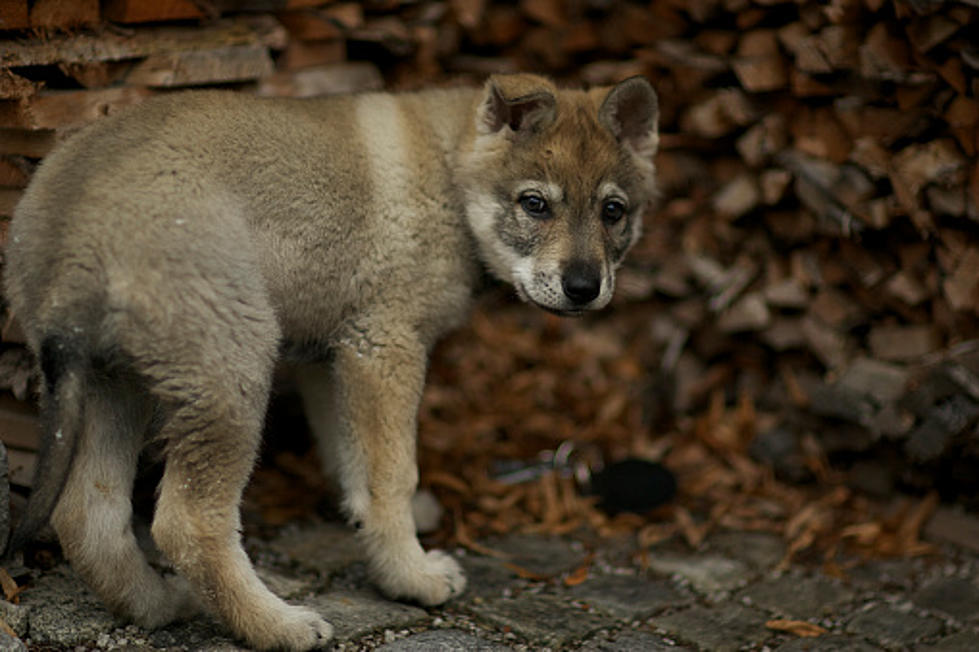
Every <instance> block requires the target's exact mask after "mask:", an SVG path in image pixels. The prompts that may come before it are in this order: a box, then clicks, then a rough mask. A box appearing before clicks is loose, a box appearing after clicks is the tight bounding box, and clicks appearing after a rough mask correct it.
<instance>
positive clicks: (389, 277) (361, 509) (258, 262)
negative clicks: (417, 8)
mask: <svg viewBox="0 0 979 652" xmlns="http://www.w3.org/2000/svg"><path fill="white" fill-rule="evenodd" d="M657 113H658V110H657V99H656V94H655V93H654V92H653V89H652V88H651V86H650V85H649V83H648V82H647V81H646V80H644V79H642V78H632V79H628V80H626V81H623V82H621V83H620V84H618V85H616V86H614V87H611V88H596V89H593V90H590V91H578V90H558V89H557V88H556V87H555V86H554V85H553V84H552V83H551V82H550V81H548V80H547V79H544V78H541V77H537V76H533V75H512V76H509V75H507V76H494V77H491V78H490V79H489V80H488V81H487V82H486V84H485V86H484V87H483V88H482V89H481V90H479V89H451V90H430V91H424V92H418V93H411V94H365V95H358V96H347V97H333V98H322V99H305V100H291V99H260V98H255V97H249V96H245V95H241V94H233V93H227V92H195V93H186V94H175V95H170V96H166V97H161V98H158V99H155V100H151V101H148V102H146V103H145V104H143V105H141V106H139V107H138V108H135V109H133V110H130V111H128V112H124V113H122V114H119V115H118V116H114V117H110V118H106V119H104V120H101V121H98V122H96V123H94V124H92V125H91V126H89V127H87V128H86V129H84V130H82V131H81V132H79V133H78V134H77V135H75V136H74V137H72V138H70V139H69V140H67V141H66V142H65V143H64V144H63V145H61V146H60V147H59V148H58V149H56V150H55V151H54V152H52V153H51V155H50V156H48V157H47V158H46V159H45V161H44V163H43V165H41V166H40V168H39V169H38V170H37V173H36V174H35V176H34V179H33V181H32V183H31V185H30V187H29V188H28V190H27V191H26V193H25V194H24V198H23V200H22V201H21V202H20V205H19V206H18V207H17V210H16V214H15V217H14V220H13V223H12V224H11V227H10V240H9V242H10V245H9V247H8V249H7V268H6V274H5V277H6V293H7V295H6V296H7V298H8V300H9V303H10V307H11V308H12V310H13V312H14V314H16V315H17V317H18V318H19V319H20V321H21V323H22V325H23V327H24V330H25V332H26V334H27V338H28V342H29V345H30V347H31V349H32V350H33V351H34V353H35V354H36V356H37V360H38V363H39V367H40V372H41V375H42V377H43V388H42V396H41V398H42V408H43V419H44V421H45V435H44V444H43V452H42V463H41V464H39V472H38V477H37V479H36V484H35V489H34V493H33V495H32V498H31V501H30V503H29V507H28V508H27V512H26V515H25V517H24V519H23V520H22V522H21V523H20V525H19V528H18V529H17V531H16V533H15V535H14V537H13V538H12V540H11V545H10V549H16V548H17V547H19V546H22V545H23V544H24V543H25V542H26V541H27V540H28V539H29V537H30V536H31V535H32V533H34V532H36V530H37V528H38V527H40V526H41V525H42V524H43V523H44V522H45V521H46V520H47V519H48V518H50V521H51V523H52V525H53V526H54V529H55V531H56V532H57V534H58V537H59V539H60V541H61V545H62V547H63V549H64V552H65V555H66V557H67V558H68V559H69V560H70V561H71V563H72V564H73V565H74V567H75V569H76V570H77V572H78V573H79V574H80V575H81V576H82V577H83V578H84V579H85V580H86V581H87V582H88V583H89V585H90V586H91V587H92V588H93V589H94V590H95V592H96V593H98V595H99V596H101V598H102V599H103V600H104V601H105V602H106V603H107V605H108V606H109V607H111V608H112V609H113V610H115V611H116V612H118V613H120V614H122V615H124V616H126V617H128V618H130V619H132V620H133V621H135V622H136V623H138V624H140V625H143V626H145V627H150V628H152V627H158V626H161V625H164V624H166V623H169V622H171V621H173V620H174V619H177V618H181V617H185V616H188V615H190V614H193V613H194V612H195V611H197V610H198V609H199V608H201V606H202V605H203V606H206V608H208V609H209V610H212V611H213V612H214V613H215V615H216V616H218V617H219V618H221V620H223V622H224V623H226V624H227V626H228V627H229V628H230V629H231V630H232V631H233V632H234V634H235V635H237V636H239V637H241V638H242V639H244V640H245V641H247V642H248V643H249V644H250V645H252V646H254V647H257V648H285V649H291V650H306V649H309V648H314V647H317V646H320V645H322V644H324V643H325V642H326V641H327V640H328V639H329V638H330V636H331V634H332V627H331V626H330V624H329V623H327V622H326V621H325V620H323V619H322V618H321V617H320V616H319V615H318V614H317V613H315V612H313V611H311V610H309V609H306V608H302V607H298V606H290V605H287V604H286V603H285V602H283V601H282V600H281V599H279V598H278V597H276V596H275V595H273V594H272V593H271V592H270V591H269V590H268V589H267V588H266V587H265V586H264V585H263V584H262V582H261V581H260V580H259V579H258V577H257V576H256V574H255V571H254V569H253V567H252V565H251V564H250V562H249V560H248V558H247V556H246V555H245V553H244V551H243V550H242V547H241V541H240V534H239V530H240V525H241V524H240V516H239V502H240V499H241V494H242V490H243V488H244V487H245V484H246V482H247V481H248V477H249V474H250V472H251V470H252V465H253V463H254V461H255V456H256V451H257V449H258V446H259V438H260V434H261V431H262V424H263V419H264V412H265V409H266V402H267V398H268V394H269V384H270V377H271V375H272V371H273V365H274V364H275V363H276V361H277V360H279V359H287V360H291V361H292V362H294V363H296V364H297V365H298V367H299V369H300V371H299V385H300V390H301V394H302V398H303V401H304V405H305V409H306V411H307V414H308V417H309V422H310V424H311V428H312V430H313V431H314V433H315V437H316V439H317V442H318V446H319V450H320V453H321V457H322V459H323V462H324V466H326V467H327V469H326V470H327V471H329V472H331V473H335V474H336V476H337V477H338V480H339V483H340V486H341V488H342V490H343V492H344V499H343V508H344V511H345V513H346V515H347V516H348V517H349V520H350V522H351V523H352V524H353V526H354V527H355V528H356V531H357V536H358V537H359V540H360V542H361V543H362V545H363V548H364V550H365V554H366V557H367V560H368V567H369V569H370V574H371V577H372V579H373V581H374V582H375V583H376V584H377V586H378V587H379V588H380V589H381V590H382V591H383V592H384V593H385V594H386V595H388V596H390V597H392V598H400V599H405V600H412V601H416V602H418V603H421V604H422V605H437V604H440V603H442V602H444V601H445V600H447V599H449V598H451V597H452V596H455V595H457V594H459V593H460V592H461V591H462V590H463V588H464V586H465V577H464V575H463V573H462V571H461V569H460V567H459V565H458V563H456V561H455V560H454V559H453V558H452V557H450V556H448V555H446V554H445V553H443V552H441V551H437V550H433V551H428V552H426V551H425V550H423V549H422V547H421V545H420V544H419V542H418V539H417V536H416V534H415V527H414V522H413V518H412V512H411V500H412V496H413V493H414V491H415V487H416V484H417V481H418V471H417V467H416V464H415V430H416V418H417V416H416V413H417V408H418V402H419V398H420V397H421V394H422V385H423V381H424V378H425V371H426V358H427V354H428V352H429V350H430V349H431V347H432V345H433V343H434V342H435V341H436V339H437V338H438V337H439V336H440V335H442V334H443V333H444V332H446V331H447V330H448V329H450V328H452V327H455V326H456V325H458V324H459V323H460V321H461V320H463V319H464V316H465V314H466V311H467V308H468V307H469V304H470V301H471V298H470V295H471V294H472V290H473V288H474V286H475V285H476V284H477V282H478V279H479V277H480V274H481V271H482V268H483V267H484V266H485V267H486V268H488V269H489V270H490V271H491V272H492V273H493V274H495V275H496V276H498V277H499V278H500V279H503V280H505V281H508V282H510V283H512V284H513V286H514V287H515V288H516V291H517V293H518V294H519V295H520V297H522V298H523V299H524V300H526V301H529V302H531V303H533V304H536V305H538V306H540V307H542V308H544V309H545V310H548V311H551V312H553V313H557V314H561V315H577V314H580V313H583V312H585V311H589V310H594V309H596V308H601V307H602V306H605V305H606V304H607V303H608V302H609V299H610V297H611V296H612V290H613V285H614V282H615V270H616V267H617V266H618V265H619V263H620V262H621V261H622V258H623V256H624V255H625V253H626V251H627V250H628V249H629V247H630V246H631V245H632V244H633V243H634V242H635V240H636V238H637V237H638V234H639V230H640V223H641V219H642V213H643V209H644V207H645V206H646V204H647V201H648V200H649V199H650V197H651V195H652V194H653V185H654V184H653V176H654V175H653V173H654V170H653V162H652V158H653V154H654V153H655V151H656V147H657V143H658V132H657ZM151 441H152V442H155V443H156V444H157V445H158V446H160V447H161V448H162V451H163V456H164V460H165V470H164V473H163V478H162V480H161V482H160V486H159V496H158V499H157V505H156V511H155V514H154V518H153V524H152V535H153V538H154V540H155V541H156V543H157V545H158V546H159V548H160V550H161V551H162V552H163V553H164V554H165V555H166V557H167V558H168V560H169V561H170V562H171V563H172V564H173V566H174V567H175V569H176V571H177V574H176V575H160V574H158V573H157V572H156V571H155V570H154V569H153V568H151V567H150V565H149V564H148V563H147V561H146V558H145V557H144V556H143V554H142V552H141V551H140V549H139V548H138V546H137V543H136V539H135V538H134V536H133V531H132V528H131V524H130V520H131V512H132V508H131V503H130V500H131V496H130V494H131V490H132V486H133V478H134V474H135V469H136V462H137V458H138V457H139V455H140V451H141V449H142V448H143V447H144V445H145V444H147V443H149V442H151Z"/></svg>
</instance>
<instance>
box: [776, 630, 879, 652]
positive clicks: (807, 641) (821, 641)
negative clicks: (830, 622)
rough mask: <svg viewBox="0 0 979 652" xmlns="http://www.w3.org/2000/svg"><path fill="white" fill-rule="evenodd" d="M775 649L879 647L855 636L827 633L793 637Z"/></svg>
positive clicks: (836, 651)
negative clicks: (812, 636) (811, 636)
mask: <svg viewBox="0 0 979 652" xmlns="http://www.w3.org/2000/svg"><path fill="white" fill-rule="evenodd" d="M775 649H776V650H778V652H877V651H878V650H880V649H881V648H880V647H878V646H876V645H871V644H870V643H867V642H866V641H864V640H861V639H860V638H859V637H857V636H846V635H845V634H829V635H826V636H818V637H815V638H795V639H792V640H791V641H788V642H786V643H783V644H782V645H780V646H778V647H777V648H775Z"/></svg>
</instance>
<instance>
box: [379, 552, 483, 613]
mask: <svg viewBox="0 0 979 652" xmlns="http://www.w3.org/2000/svg"><path fill="white" fill-rule="evenodd" d="M412 561H413V563H406V564H401V565H393V564H391V565H388V566H387V568H385V569H383V570H379V569H378V570H375V571H374V573H373V574H374V581H375V582H376V583H377V585H378V586H379V587H380V589H381V591H383V592H384V593H385V594H387V595H388V596H390V597H391V598H396V599H400V600H412V601H415V602H417V603H419V604H421V605H423V606H426V607H432V606H435V605H438V604H442V603H443V602H445V601H446V600H448V599H450V598H454V597H455V596H457V595H459V594H461V593H462V592H463V590H465V588H466V575H465V573H463V572H462V567H461V566H459V562H457V561H456V560H455V559H453V558H452V557H450V556H449V555H448V554H447V553H445V552H443V551H441V550H431V551H429V552H427V553H425V554H424V555H422V556H421V557H419V558H417V559H416V560H412Z"/></svg>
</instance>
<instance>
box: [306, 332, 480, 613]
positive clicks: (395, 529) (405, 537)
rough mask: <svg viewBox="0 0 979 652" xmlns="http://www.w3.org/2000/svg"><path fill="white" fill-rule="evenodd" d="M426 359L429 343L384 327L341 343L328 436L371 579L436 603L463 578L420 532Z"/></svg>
mask: <svg viewBox="0 0 979 652" xmlns="http://www.w3.org/2000/svg"><path fill="white" fill-rule="evenodd" d="M362 337H363V336H362ZM368 341H369V344H368ZM426 358H427V351H426V350H425V347H424V345H423V344H422V343H421V342H420V341H418V339H417V338H415V337H413V336H409V335H404V336H399V337H395V336H391V335H390V334H387V333H386V334H385V337H384V338H383V339H376V340H375V339H372V340H368V339H367V338H366V337H363V339H358V341H357V342H356V343H350V344H342V345H340V346H338V347H337V349H336V351H335V358H334V360H333V364H332V369H331V371H332V374H331V375H332V379H331V380H332V400H331V403H332V406H331V407H332V408H333V409H335V410H336V415H337V419H336V421H335V422H334V423H335V427H334V428H333V432H332V433H331V435H332V437H333V438H334V442H333V447H332V448H333V454H334V455H335V456H336V457H335V460H334V465H333V466H334V468H335V469H336V471H337V474H338V477H339V480H340V484H341V487H342V488H343V491H344V494H345V497H344V507H345V510H346V511H347V514H348V517H349V518H350V520H351V522H352V523H353V524H354V526H355V527H356V528H357V535H358V537H359V538H360V540H361V541H362V542H363V545H364V548H365V550H366V553H367V560H368V568H369V569H370V574H371V578H372V579H373V581H374V582H375V583H376V584H377V586H378V587H379V588H380V589H381V590H382V591H383V592H384V593H385V594H386V595H388V596H390V597H392V598H400V599H407V600H413V601H417V602H419V603H420V604H423V605H436V604H441V603H442V602H445V601H446V600H448V599H449V598H451V597H453V596H455V595H458V594H460V593H461V592H462V590H463V589H464V588H465V584H466V579H465V576H464V575H463V572H462V569H461V568H460V567H459V564H458V563H457V562H456V561H455V560H454V559H453V558H452V557H450V556H448V555H447V554H446V553H444V552H442V551H438V550H433V551H430V552H427V553H426V552H425V551H424V550H423V549H422V547H421V544H420V543H419V542H418V538H417V536H416V535H415V522H414V518H413V517H412V509H411V500H412V496H413V495H414V493H415V488H416V487H417V485H418V466H417V464H416V460H415V440H416V433H417V414H418V403H419V400H420V399H421V393H422V388H423V384H424V380H425V367H426V361H427V360H426ZM304 394H307V392H304ZM306 401H307V404H308V402H309V396H308V394H307V395H306ZM309 407H311V406H309V405H307V409H308V408H309ZM321 450H323V448H321Z"/></svg>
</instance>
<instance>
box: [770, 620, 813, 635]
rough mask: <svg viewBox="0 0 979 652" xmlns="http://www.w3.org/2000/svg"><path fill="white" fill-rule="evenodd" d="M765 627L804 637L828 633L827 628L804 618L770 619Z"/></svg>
mask: <svg viewBox="0 0 979 652" xmlns="http://www.w3.org/2000/svg"><path fill="white" fill-rule="evenodd" d="M765 627H767V628H768V629H774V630H776V631H779V632H788V633H790V634H795V635H796V636H800V637H803V638H811V637H815V636H822V635H823V634H825V633H826V630H825V629H824V628H822V627H820V626H819V625H814V624H812V623H809V622H806V621H804V620H769V621H768V622H767V623H765Z"/></svg>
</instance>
